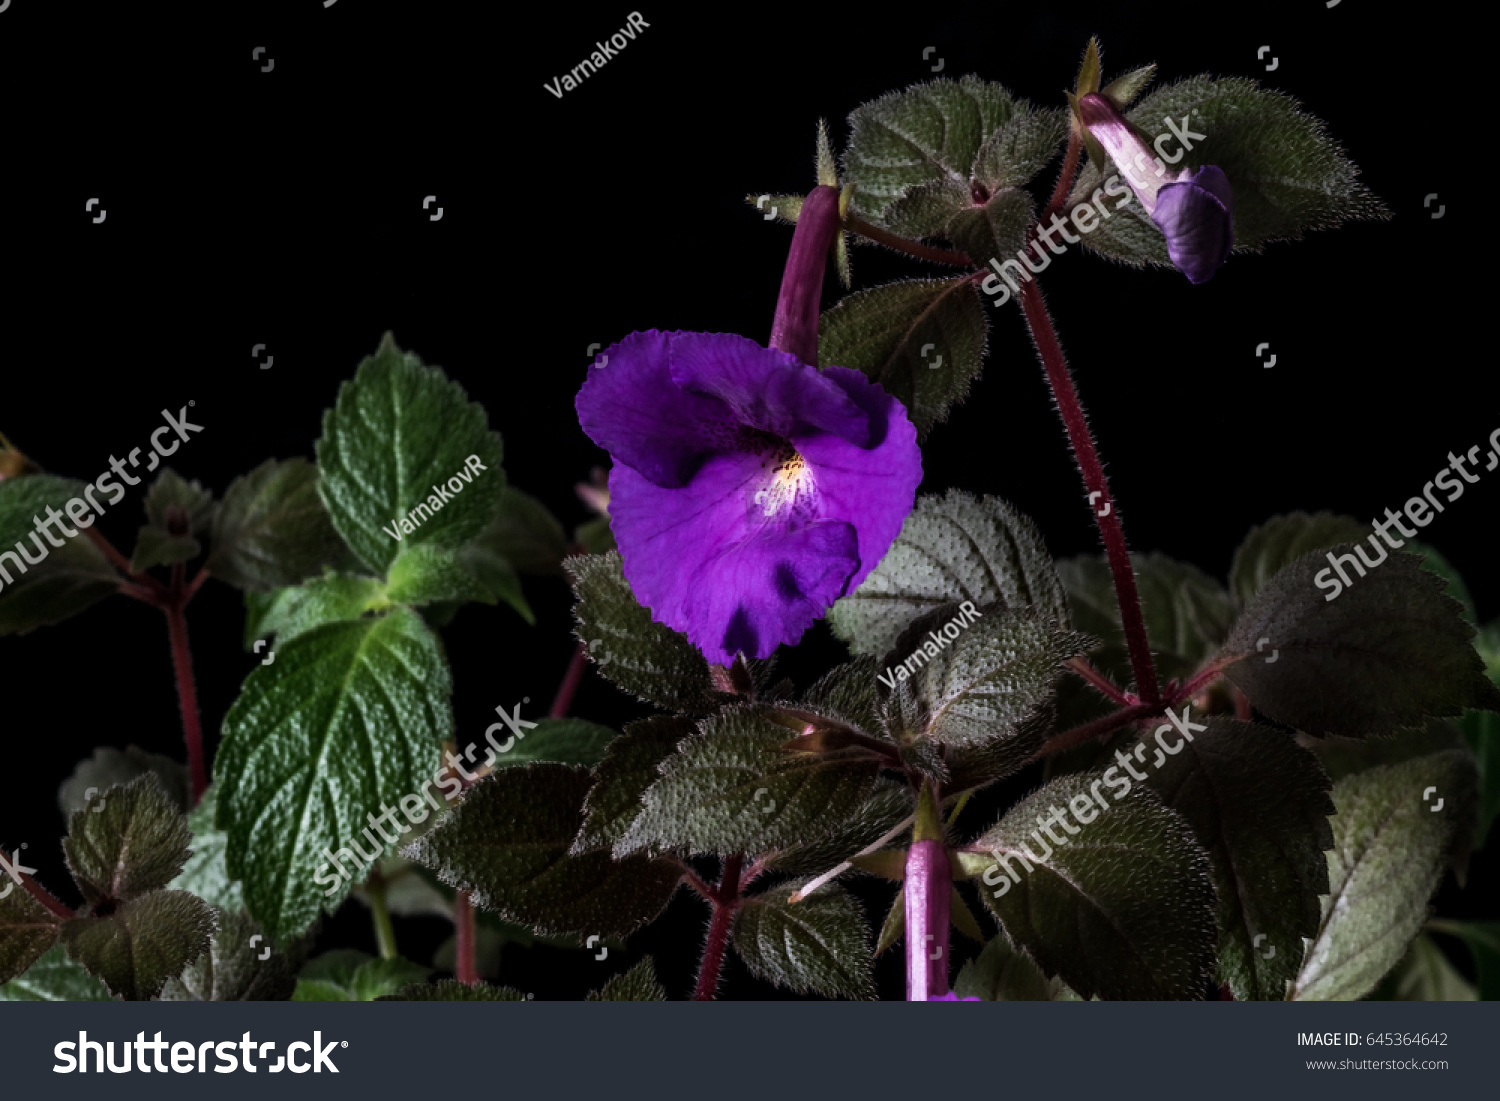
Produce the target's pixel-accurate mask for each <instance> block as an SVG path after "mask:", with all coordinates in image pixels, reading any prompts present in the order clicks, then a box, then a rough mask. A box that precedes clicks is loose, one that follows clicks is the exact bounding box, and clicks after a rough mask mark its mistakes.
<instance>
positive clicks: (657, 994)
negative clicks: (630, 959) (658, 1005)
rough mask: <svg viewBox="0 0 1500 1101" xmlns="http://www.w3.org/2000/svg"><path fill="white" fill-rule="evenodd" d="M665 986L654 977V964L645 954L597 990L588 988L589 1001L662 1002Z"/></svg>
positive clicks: (664, 998) (665, 997) (665, 995)
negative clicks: (633, 964)
mask: <svg viewBox="0 0 1500 1101" xmlns="http://www.w3.org/2000/svg"><path fill="white" fill-rule="evenodd" d="M666 1000H667V991H666V988H664V987H663V986H662V984H661V983H660V982H658V981H657V979H656V965H655V964H654V963H653V962H652V961H651V957H650V956H647V957H646V958H645V959H643V960H641V962H640V963H638V964H636V965H635V966H634V967H632V968H631V969H630V970H629V971H626V972H625V973H624V974H622V975H616V976H615V977H614V978H612V979H610V980H609V982H607V983H605V984H604V986H603V987H601V988H600V989H598V990H590V991H589V994H588V997H587V998H586V999H585V1001H590V1002H664V1001H666Z"/></svg>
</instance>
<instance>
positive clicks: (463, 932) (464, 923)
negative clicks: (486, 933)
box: [453, 891, 479, 986]
mask: <svg viewBox="0 0 1500 1101" xmlns="http://www.w3.org/2000/svg"><path fill="white" fill-rule="evenodd" d="M453 931H454V933H455V934H456V936H457V941H458V943H457V945H456V950H455V952H454V955H455V956H456V957H457V963H456V964H455V966H454V970H455V972H456V973H457V975H458V981H459V982H461V983H463V984H464V985H465V986H473V985H474V984H475V983H477V982H478V981H479V973H478V971H477V970H476V969H475V966H474V902H473V900H472V899H471V898H470V897H469V892H468V891H459V892H458V893H457V894H456V895H455V896H454V897H453Z"/></svg>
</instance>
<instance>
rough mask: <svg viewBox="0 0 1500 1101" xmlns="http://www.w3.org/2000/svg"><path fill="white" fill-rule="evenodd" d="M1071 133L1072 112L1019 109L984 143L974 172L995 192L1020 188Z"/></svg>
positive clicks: (1050, 108)
mask: <svg viewBox="0 0 1500 1101" xmlns="http://www.w3.org/2000/svg"><path fill="white" fill-rule="evenodd" d="M1067 136H1068V113H1067V112H1066V111H1064V110H1062V109H1061V108H1057V107H1047V108H1043V109H1041V110H1031V109H1027V110H1022V111H1019V112H1018V113H1017V114H1015V115H1014V116H1013V117H1012V118H1011V119H1010V121H1008V122H1006V123H1005V124H1004V125H1003V126H1001V127H999V128H998V129H996V130H995V132H994V133H992V134H991V135H990V136H989V137H988V138H987V139H986V140H985V143H984V144H983V145H982V146H980V148H979V152H978V153H977V154H976V155H975V157H974V168H973V172H972V175H973V177H974V179H975V180H977V181H978V182H979V183H982V184H983V185H984V186H985V187H986V188H987V189H988V190H989V191H990V192H991V193H992V194H994V193H996V192H999V191H1000V190H1001V189H1002V188H1019V187H1021V186H1023V185H1025V184H1026V183H1029V182H1030V180H1031V178H1032V177H1033V176H1035V175H1036V174H1037V173H1038V172H1040V171H1041V170H1042V168H1043V167H1044V166H1045V165H1046V164H1047V162H1048V161H1050V160H1051V159H1052V158H1053V157H1055V156H1056V155H1057V153H1058V149H1059V147H1060V146H1061V145H1062V143H1063V141H1064V140H1066V138H1067ZM1017 247H1018V248H1019V247H1020V246H1019V245H1017ZM969 255H970V256H974V254H973V253H972V252H971V253H969ZM975 262H976V263H978V262H979V261H978V260H977V258H976V261H975Z"/></svg>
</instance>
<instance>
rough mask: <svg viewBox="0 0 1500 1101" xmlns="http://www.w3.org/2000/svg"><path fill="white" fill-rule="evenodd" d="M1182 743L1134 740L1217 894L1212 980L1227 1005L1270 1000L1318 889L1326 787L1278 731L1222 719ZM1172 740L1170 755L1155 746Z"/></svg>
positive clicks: (1167, 737) (1323, 877)
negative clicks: (1228, 997)
mask: <svg viewBox="0 0 1500 1101" xmlns="http://www.w3.org/2000/svg"><path fill="white" fill-rule="evenodd" d="M1205 725H1207V727H1208V729H1207V730H1205V731H1199V732H1198V733H1196V734H1195V735H1194V737H1193V740H1192V741H1191V742H1188V741H1187V740H1186V739H1185V738H1183V737H1182V735H1180V734H1178V733H1176V732H1173V731H1172V728H1171V724H1167V728H1166V729H1164V730H1162V731H1161V734H1162V738H1163V742H1157V741H1154V740H1153V739H1151V738H1142V743H1144V744H1145V745H1146V746H1147V748H1148V750H1149V751H1151V752H1152V753H1153V754H1154V756H1151V757H1148V760H1149V761H1150V763H1149V764H1144V765H1142V767H1143V768H1144V769H1145V771H1146V774H1147V776H1148V777H1149V779H1148V780H1147V783H1148V784H1149V785H1150V786H1151V787H1152V788H1153V789H1155V791H1156V792H1157V794H1159V795H1160V796H1161V797H1162V800H1163V801H1164V802H1165V803H1166V804H1167V806H1169V807H1171V808H1172V809H1173V810H1175V811H1177V813H1179V814H1181V815H1182V816H1183V818H1185V819H1187V822H1188V825H1190V826H1191V827H1192V828H1193V833H1194V834H1195V835H1196V836H1197V838H1198V842H1199V844H1201V845H1202V846H1203V847H1204V849H1205V850H1207V852H1208V856H1209V859H1210V860H1211V861H1212V862H1213V869H1214V884H1215V886H1216V887H1217V889H1218V895H1219V917H1218V923H1219V953H1218V956H1219V976H1218V977H1219V979H1220V981H1222V982H1227V983H1228V984H1229V988H1230V990H1231V991H1232V992H1233V994H1234V996H1235V999H1236V1000H1237V1001H1254V1000H1272V1001H1279V1000H1281V997H1282V995H1283V993H1284V992H1285V990H1286V982H1287V980H1288V979H1290V978H1291V977H1292V976H1294V975H1295V974H1296V973H1297V965H1298V963H1299V961H1300V959H1301V955H1302V944H1303V939H1304V938H1308V937H1312V936H1313V935H1314V934H1316V933H1317V930H1318V918H1319V913H1320V908H1319V903H1318V896H1319V895H1324V894H1327V893H1328V865H1327V862H1326V860H1325V859H1324V856H1323V853H1324V850H1326V849H1329V848H1332V846H1333V833H1332V831H1331V830H1330V829H1329V826H1328V815H1330V814H1332V813H1333V802H1332V800H1330V799H1329V797H1328V791H1329V789H1330V787H1331V786H1332V784H1331V782H1330V781H1329V779H1328V776H1327V774H1326V773H1325V772H1324V771H1323V768H1322V766H1321V765H1319V764H1318V760H1317V758H1316V757H1314V756H1313V755H1312V754H1311V753H1309V752H1308V751H1307V750H1305V749H1303V748H1301V747H1300V746H1298V745H1297V744H1296V742H1295V741H1293V740H1292V738H1291V737H1290V736H1289V735H1287V734H1284V733H1282V732H1281V731H1278V730H1273V729H1272V728H1270V727H1267V726H1259V725H1255V724H1253V723H1242V722H1235V721H1233V720H1230V719H1224V718H1209V719H1206V720H1205ZM1163 743H1164V744H1166V745H1176V746H1179V747H1180V748H1178V750H1177V751H1176V753H1175V755H1170V756H1169V755H1168V754H1166V753H1164V752H1163V751H1162V744H1163Z"/></svg>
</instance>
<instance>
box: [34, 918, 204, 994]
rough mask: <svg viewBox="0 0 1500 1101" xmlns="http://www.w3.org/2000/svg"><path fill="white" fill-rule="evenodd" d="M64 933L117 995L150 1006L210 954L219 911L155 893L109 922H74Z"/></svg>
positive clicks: (71, 951)
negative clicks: (164, 988)
mask: <svg viewBox="0 0 1500 1101" xmlns="http://www.w3.org/2000/svg"><path fill="white" fill-rule="evenodd" d="M59 932H60V935H61V938H62V942H63V944H64V945H66V946H67V949H68V955H69V956H71V957H72V958H73V959H75V960H77V961H78V962H79V963H81V964H82V965H83V966H84V967H85V968H86V969H87V970H88V972H89V973H90V974H91V975H94V976H95V977H96V978H99V979H101V980H102V981H103V982H104V984H105V985H106V986H108V987H109V989H110V990H111V991H112V992H113V993H114V994H116V995H118V996H119V997H121V998H123V999H124V1000H125V1001H127V1002H140V1001H148V1000H149V999H151V998H154V997H156V995H157V994H159V993H160V992H161V988H162V986H163V985H164V984H165V983H166V981H167V980H168V979H170V978H172V977H173V976H176V975H180V974H182V970H183V968H185V967H186V966H187V965H188V964H190V963H192V962H193V961H194V960H195V959H197V958H198V957H199V956H201V955H202V954H203V953H204V952H206V951H208V945H209V940H210V938H211V937H212V936H213V932H214V910H213V907H211V906H209V904H208V903H206V902H204V901H203V900H202V899H200V898H195V897H194V896H193V895H190V894H188V893H187V892H186V891H152V892H151V893H150V894H148V895H142V896H141V897H139V898H135V899H131V900H130V901H129V902H124V903H121V904H120V905H119V906H118V907H117V908H116V909H115V910H114V911H113V912H112V913H111V914H109V915H108V916H105V917H83V918H74V919H73V920H72V921H68V922H65V923H64V924H63V926H62V928H61V930H60V931H59Z"/></svg>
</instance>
